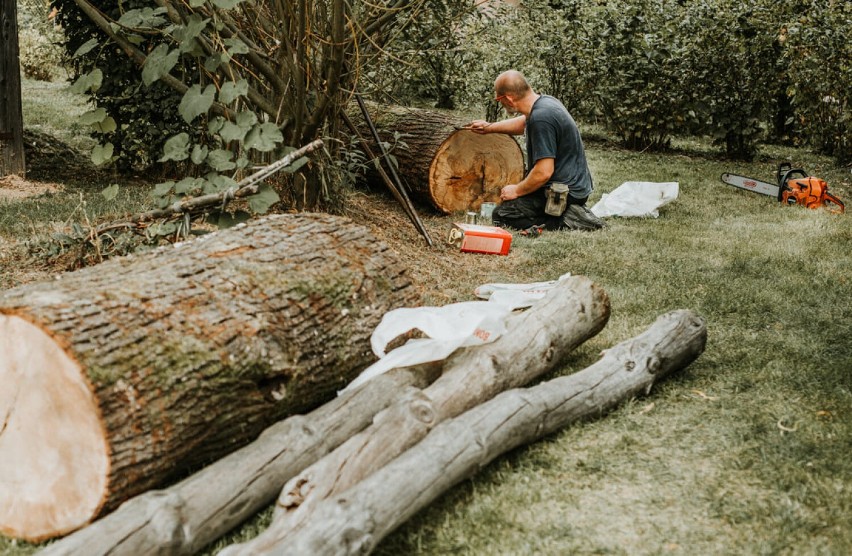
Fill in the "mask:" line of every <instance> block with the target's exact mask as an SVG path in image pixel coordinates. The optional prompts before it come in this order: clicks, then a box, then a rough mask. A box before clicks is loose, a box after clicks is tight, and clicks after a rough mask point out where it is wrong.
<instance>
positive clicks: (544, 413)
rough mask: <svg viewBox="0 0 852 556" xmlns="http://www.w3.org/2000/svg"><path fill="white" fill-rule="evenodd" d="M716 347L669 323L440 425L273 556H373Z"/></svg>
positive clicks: (694, 319)
mask: <svg viewBox="0 0 852 556" xmlns="http://www.w3.org/2000/svg"><path fill="white" fill-rule="evenodd" d="M706 340H707V328H706V325H705V323H704V321H703V320H702V319H701V318H700V317H698V316H696V315H695V314H694V313H691V312H690V311H675V312H673V313H669V314H667V315H663V316H662V317H660V318H659V319H658V320H657V322H655V323H654V324H653V325H652V326H651V327H650V328H649V329H648V330H647V331H645V332H644V333H642V334H640V335H639V336H637V337H635V338H633V339H631V340H628V341H626V342H622V343H620V344H618V345H617V346H615V347H613V348H612V349H610V350H608V351H606V352H605V353H604V356H603V358H601V359H600V360H599V361H598V362H597V363H595V364H594V365H592V366H590V367H588V368H586V369H584V370H582V371H580V372H577V373H575V374H572V375H568V376H564V377H560V378H557V379H554V380H551V381H549V382H546V383H543V384H540V385H538V386H535V387H532V388H528V389H522V390H512V391H509V392H505V393H503V394H501V395H499V396H497V397H496V398H494V399H493V400H491V401H489V402H487V403H485V404H482V405H480V406H478V407H476V408H474V409H471V410H470V411H468V412H466V413H464V414H463V415H461V416H459V417H457V418H455V419H452V420H449V421H446V422H444V423H442V424H440V425H438V426H437V427H436V428H435V429H434V430H432V432H431V433H429V435H428V436H427V437H426V438H425V439H424V440H423V441H422V442H420V443H419V444H418V445H417V446H415V447H413V448H411V449H410V450H408V451H407V452H405V453H404V454H403V455H401V456H400V457H399V458H397V459H396V460H394V461H393V462H391V463H389V464H388V465H386V466H385V467H384V468H382V469H381V470H380V471H378V472H376V473H375V474H373V475H371V476H370V477H368V478H367V479H365V480H363V481H362V482H360V483H359V484H358V485H357V486H355V487H353V488H351V489H349V490H347V491H346V492H344V493H342V494H341V495H340V496H338V497H336V498H334V499H331V500H327V501H325V502H324V503H323V504H322V505H321V507H319V508H318V509H317V511H316V512H315V514H314V516H313V519H312V520H311V521H310V522H309V523H306V524H305V526H304V527H303V528H301V529H299V530H297V531H294V532H293V534H292V535H290V536H289V537H287V538H286V539H282V540H281V541H280V542H279V543H278V544H277V545H274V546H270V547H268V548H269V551H268V552H266V553H268V554H271V553H274V554H279V555H281V554H311V555H314V556H319V555H323V554H336V555H340V554H367V553H369V552H370V551H371V550H372V549H373V548H374V547H375V545H376V544H377V543H378V542H379V541H380V540H381V539H383V538H384V537H385V536H386V535H387V534H388V533H389V532H391V531H392V530H393V529H395V528H396V527H397V526H399V525H400V524H402V523H404V522H405V521H406V520H408V519H409V518H410V517H411V516H413V515H414V514H415V513H416V512H418V511H419V510H421V509H422V508H424V507H426V506H427V505H428V504H429V503H431V502H432V501H433V500H435V499H436V498H437V497H438V496H440V495H441V494H442V493H444V492H445V491H446V490H448V489H449V488H450V487H452V486H453V485H455V484H456V483H458V482H460V481H461V480H463V479H465V478H466V477H468V476H470V475H472V474H473V473H475V472H476V471H477V470H479V469H480V468H482V467H483V466H485V465H486V464H488V463H489V462H491V461H492V460H493V459H494V458H496V457H497V456H499V455H500V454H503V453H505V452H507V451H509V450H511V449H513V448H516V447H518V446H520V445H523V444H528V443H530V442H533V441H535V440H537V439H539V438H542V437H544V436H546V435H549V434H551V433H553V432H555V431H556V430H558V429H560V428H563V427H565V426H567V425H569V424H571V423H573V422H576V421H578V420H580V419H585V418H591V417H598V416H600V415H601V414H603V413H604V412H606V411H608V410H610V409H611V408H613V407H614V406H616V405H617V404H618V403H620V402H622V401H624V400H628V399H630V398H632V397H635V396H638V395H642V394H648V393H649V392H650V389H651V387H652V386H653V385H654V383H655V382H656V381H658V380H660V379H661V378H663V377H665V376H666V375H668V374H670V373H672V372H675V371H677V370H679V369H682V368H684V367H686V366H687V365H689V364H690V363H691V362H692V361H694V360H695V359H696V358H697V357H698V356H699V355H700V354H701V353H702V352H703V351H704V345H705V343H706ZM256 554H261V552H257V553H256Z"/></svg>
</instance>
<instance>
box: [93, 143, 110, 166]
mask: <svg viewBox="0 0 852 556" xmlns="http://www.w3.org/2000/svg"><path fill="white" fill-rule="evenodd" d="M114 149H115V147H113V144H112V143H105V144H103V145H96V146H95V148H93V149H92V162H93V163H94V164H95V166H101V165H102V164H106V163H107V162H109V161H110V160H112V153H113V150H114Z"/></svg>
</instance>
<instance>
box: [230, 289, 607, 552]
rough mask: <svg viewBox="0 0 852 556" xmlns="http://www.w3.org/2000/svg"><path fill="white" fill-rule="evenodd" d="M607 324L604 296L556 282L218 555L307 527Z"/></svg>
mask: <svg viewBox="0 0 852 556" xmlns="http://www.w3.org/2000/svg"><path fill="white" fill-rule="evenodd" d="M608 318H609V299H608V298H607V296H606V293H605V292H604V291H603V290H602V289H600V288H599V287H598V286H596V285H595V284H594V283H592V281H591V280H589V279H588V278H586V277H583V276H574V277H571V278H569V279H567V280H564V281H560V282H559V283H558V284H557V285H556V286H555V287H554V288H553V290H552V291H550V292H549V293H548V294H547V296H546V297H545V298H544V299H543V300H541V301H539V302H538V303H536V304H535V305H534V306H533V307H532V308H530V309H529V310H527V311H526V312H524V313H521V314H519V315H515V316H513V317H511V318H510V319H508V321H507V323H506V328H507V330H506V332H505V334H503V335H502V336H500V337H499V338H498V339H497V340H495V341H494V342H492V343H490V344H484V345H482V346H477V347H475V348H467V349H464V350H460V351H458V352H456V353H455V354H453V355H452V356H450V357H449V358H448V359H447V360H446V362H445V364H444V373H443V375H442V376H441V377H440V378H438V379H437V380H436V381H435V382H434V383H432V385H430V386H429V387H428V388H426V389H424V390H422V391H421V390H418V389H409V392H408V393H407V394H406V396H405V397H404V398H402V399H401V400H400V401H399V402H398V403H396V404H394V405H392V406H390V407H389V408H387V409H385V410H384V411H382V412H381V413H379V414H377V415H376V418H375V419H374V422H373V425H372V426H370V427H369V428H367V429H365V430H364V431H362V432H361V433H359V434H358V435H356V436H353V437H352V438H351V439H350V440H348V441H347V442H346V443H344V444H343V445H341V446H340V447H339V448H337V449H336V450H334V451H333V452H331V453H330V454H329V455H328V456H326V457H324V458H322V459H321V460H319V461H318V462H317V463H316V464H314V465H312V466H311V467H308V468H307V469H305V470H304V471H302V472H301V473H299V475H297V476H296V477H294V478H293V479H291V480H290V481H288V483H287V484H286V485H285V487H284V489H283V490H282V491H281V496H280V497H279V498H278V503H277V507H276V510H275V515H274V517H273V522H272V524H271V525H270V526H269V528H268V529H267V530H266V531H264V532H263V533H261V534H260V535H259V536H258V537H256V538H255V539H253V540H252V541H249V542H247V543H244V544H242V545H232V546H231V547H228V548H227V549H226V550H225V551H223V552H222V556H224V555H225V554H227V555H234V554H241V555H242V554H245V555H249V554H255V553H263V552H265V551H267V550H269V547H271V546H276V545H278V543H280V542H282V540H283V539H285V538H287V536H289V535H291V534H293V532H294V531H296V530H298V529H299V528H301V527H304V526H306V524H307V523H309V522H310V521H312V520H313V519H314V518H315V516H314V512H315V510H316V508H317V507H318V505H319V504H320V503H321V502H322V501H323V500H326V499H328V498H329V497H332V496H335V495H337V494H340V493H341V492H343V491H344V490H346V489H348V488H350V487H352V486H353V485H355V484H356V483H358V482H359V481H361V480H363V479H364V478H365V477H366V476H368V475H370V474H371V473H373V472H375V471H376V470H378V469H380V468H381V467H383V466H384V465H385V464H387V463H388V462H390V461H391V460H392V459H393V458H395V457H396V456H397V455H399V454H401V453H403V452H404V451H405V450H407V449H408V448H410V447H411V446H413V445H414V444H416V443H417V442H419V441H420V440H421V439H422V438H423V437H425V436H426V434H427V433H428V432H429V430H430V429H432V428H433V427H434V426H435V425H437V424H438V423H440V422H441V421H444V420H446V419H450V418H452V417H455V416H456V415H459V414H461V413H463V412H465V411H467V410H468V409H470V408H472V407H474V406H476V405H478V404H481V403H483V402H485V401H487V400H489V399H491V398H492V397H493V396H494V395H496V394H497V393H499V392H502V391H504V390H507V389H509V388H516V387H518V386H521V385H523V384H526V383H528V382H530V381H531V380H533V379H535V378H537V377H540V376H542V375H543V374H545V373H547V372H548V371H550V370H552V369H554V368H555V367H556V366H557V365H558V364H559V363H560V362H561V361H562V360H563V358H564V357H565V356H566V355H567V354H568V353H569V352H571V351H572V350H573V349H574V348H576V347H577V346H578V345H580V344H581V343H583V342H584V341H586V340H587V339H589V338H591V337H592V336H594V335H595V334H597V333H598V332H599V331H600V330H601V329H602V328H603V327H604V325H605V324H606V322H607V320H608Z"/></svg>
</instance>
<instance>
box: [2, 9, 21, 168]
mask: <svg viewBox="0 0 852 556" xmlns="http://www.w3.org/2000/svg"><path fill="white" fill-rule="evenodd" d="M12 174H18V175H20V176H25V175H26V164H25V159H24V118H23V111H22V108H21V66H20V59H19V52H18V15H17V1H16V0H0V177H3V176H8V175H12Z"/></svg>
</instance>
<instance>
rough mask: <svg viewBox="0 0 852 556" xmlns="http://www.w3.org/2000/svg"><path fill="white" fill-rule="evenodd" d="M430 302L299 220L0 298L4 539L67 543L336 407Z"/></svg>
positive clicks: (232, 233) (343, 238) (347, 233)
mask: <svg viewBox="0 0 852 556" xmlns="http://www.w3.org/2000/svg"><path fill="white" fill-rule="evenodd" d="M418 300H419V296H418V295H417V292H416V291H415V289H414V288H413V287H412V286H411V284H410V282H409V280H408V278H407V276H406V274H405V271H404V269H403V267H402V266H401V265H400V264H399V262H398V260H397V259H396V257H395V256H394V255H393V254H392V252H391V251H390V250H389V249H388V248H387V247H386V246H385V245H384V244H382V243H381V242H379V241H377V240H376V239H375V238H374V237H373V236H372V235H371V234H370V233H369V232H368V230H367V229H366V228H363V227H361V226H358V225H355V224H354V223H352V222H351V221H349V220H346V219H342V218H337V217H333V216H327V215H287V216H278V217H271V218H266V219H264V220H261V221H257V222H253V223H251V224H249V225H248V226H244V227H240V228H238V229H232V230H228V231H222V232H219V233H216V234H211V235H209V236H205V237H204V238H203V239H200V240H196V241H194V242H191V243H188V244H184V245H180V246H176V247H174V248H167V249H161V250H158V251H156V252H154V253H153V254H151V255H148V256H138V257H127V258H123V259H116V260H111V261H107V262H106V263H103V264H102V265H98V266H96V267H91V268H88V269H84V270H81V271H78V272H74V273H69V274H66V275H62V276H60V277H58V278H57V280H55V281H51V282H48V283H41V284H33V285H28V286H24V287H20V288H16V289H13V290H8V291H6V292H3V293H2V294H0V384H2V385H3V387H2V388H1V389H0V500H2V501H3V503H2V504H0V531H2V533H3V534H5V535H9V536H13V537H19V538H25V539H30V540H38V539H44V538H47V537H51V536H55V535H59V534H62V533H66V532H68V531H71V530H73V529H76V528H78V527H80V526H81V525H83V524H85V523H86V522H88V521H90V520H91V519H92V518H94V517H95V516H97V515H99V514H100V513H101V512H103V511H105V510H109V509H112V508H114V507H115V506H116V505H117V504H118V503H119V502H121V501H123V500H125V499H127V498H129V497H131V496H133V495H135V494H138V493H140V492H143V491H145V490H149V489H150V488H153V487H156V486H158V485H160V484H162V483H163V482H164V481H167V480H169V479H171V478H172V477H175V476H176V475H178V474H182V473H185V471H186V470H187V469H189V468H193V467H196V466H198V465H200V464H202V463H209V462H210V461H212V460H214V459H216V458H218V457H221V456H222V455H223V454H225V453H228V452H231V451H233V450H235V449H237V448H239V447H240V446H242V445H244V444H246V443H248V442H249V441H251V440H252V439H254V438H255V437H256V436H257V435H258V434H259V433H260V432H261V431H262V430H263V429H264V428H265V427H267V426H269V425H270V424H271V423H273V422H275V421H277V420H280V419H281V418H283V417H285V416H287V415H289V414H293V413H298V412H302V411H304V410H306V409H309V408H311V407H315V406H317V405H319V404H320V403H322V402H324V401H326V400H328V399H329V398H330V397H332V396H333V395H334V393H335V392H336V390H338V389H339V388H341V387H342V386H343V385H345V384H346V383H347V382H348V381H349V380H351V379H352V378H353V377H354V376H355V375H357V374H358V372H359V371H360V370H361V369H362V368H363V367H364V366H365V365H366V364H368V363H370V362H371V361H372V360H374V357H373V355H372V353H371V351H370V346H369V338H370V335H371V333H372V330H373V329H374V328H375V326H376V324H377V323H378V321H379V320H380V318H381V316H382V315H383V314H384V313H385V312H387V311H388V310H390V309H393V308H396V307H399V306H403V305H414V304H417V302H418Z"/></svg>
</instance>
